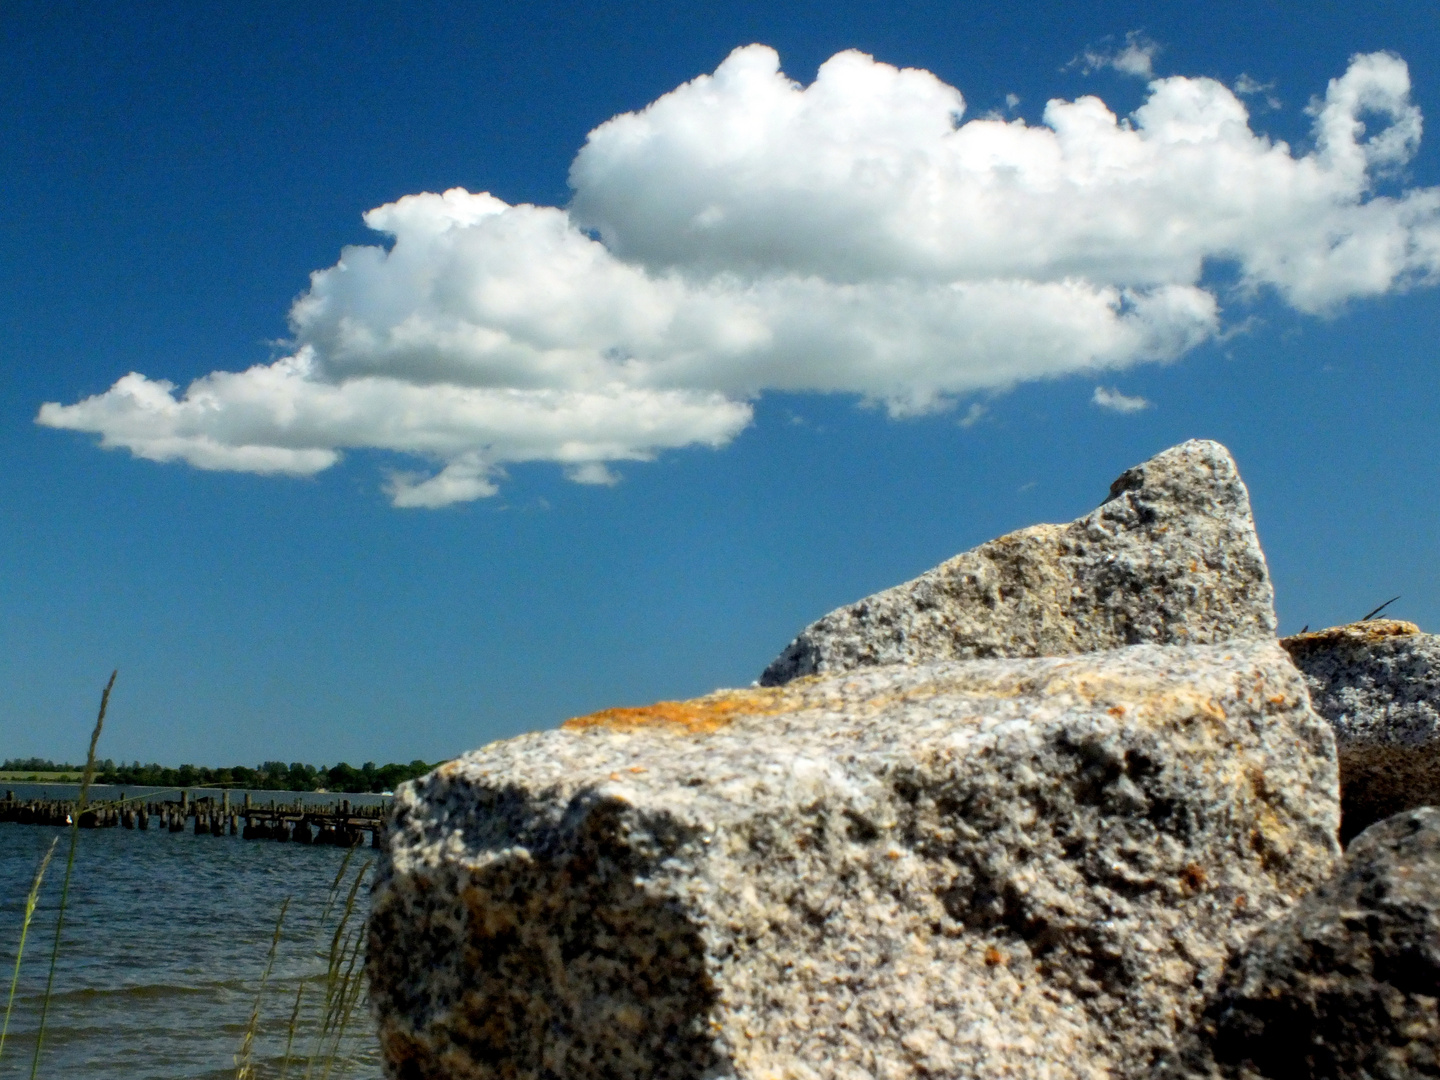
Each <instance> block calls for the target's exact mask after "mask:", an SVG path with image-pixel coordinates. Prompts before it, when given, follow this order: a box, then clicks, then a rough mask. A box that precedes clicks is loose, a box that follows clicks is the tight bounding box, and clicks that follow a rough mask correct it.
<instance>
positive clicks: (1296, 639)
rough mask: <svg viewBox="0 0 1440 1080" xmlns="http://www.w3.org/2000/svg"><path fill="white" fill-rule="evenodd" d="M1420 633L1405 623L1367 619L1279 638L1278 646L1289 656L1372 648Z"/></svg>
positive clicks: (1395, 620)
mask: <svg viewBox="0 0 1440 1080" xmlns="http://www.w3.org/2000/svg"><path fill="white" fill-rule="evenodd" d="M1418 633H1420V627H1418V626H1416V625H1415V624H1414V623H1413V622H1406V621H1405V620H1404V619H1367V620H1365V621H1364V622H1356V623H1347V624H1346V625H1344V626H1332V627H1330V628H1329V629H1326V630H1315V631H1312V632H1311V633H1308V634H1295V635H1293V636H1291V637H1287V638H1281V639H1280V646H1281V648H1283V649H1284V650H1285V651H1286V652H1288V653H1289V654H1290V655H1291V656H1295V655H1298V654H1300V653H1308V652H1311V651H1313V650H1315V649H1333V648H1335V647H1336V646H1337V645H1347V644H1349V645H1373V644H1375V643H1377V642H1380V641H1383V640H1385V639H1386V638H1392V637H1406V636H1408V635H1410V634H1418Z"/></svg>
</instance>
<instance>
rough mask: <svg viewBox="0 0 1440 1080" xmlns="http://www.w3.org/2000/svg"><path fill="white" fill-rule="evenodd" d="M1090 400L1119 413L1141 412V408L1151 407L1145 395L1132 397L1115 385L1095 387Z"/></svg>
mask: <svg viewBox="0 0 1440 1080" xmlns="http://www.w3.org/2000/svg"><path fill="white" fill-rule="evenodd" d="M1090 400H1091V401H1092V402H1094V403H1095V404H1096V405H1099V406H1100V407H1101V408H1102V409H1111V410H1113V411H1115V412H1118V413H1133V412H1139V411H1140V410H1141V409H1148V408H1149V407H1150V402H1148V401H1146V400H1145V399H1144V398H1143V397H1130V396H1129V395H1128V394H1122V393H1120V391H1119V390H1116V389H1115V388H1114V387H1113V386H1111V387H1105V386H1097V387H1095V393H1094V394H1093V395H1091V398H1090Z"/></svg>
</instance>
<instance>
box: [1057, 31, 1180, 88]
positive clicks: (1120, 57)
mask: <svg viewBox="0 0 1440 1080" xmlns="http://www.w3.org/2000/svg"><path fill="white" fill-rule="evenodd" d="M1159 55H1160V46H1159V45H1157V44H1156V43H1155V42H1153V41H1151V40H1150V38H1148V37H1147V36H1146V35H1145V34H1144V32H1142V31H1140V30H1131V31H1130V32H1129V33H1128V34H1126V35H1125V43H1124V44H1123V45H1117V44H1116V43H1115V40H1114V39H1113V38H1106V39H1104V40H1103V41H1101V42H1100V43H1099V44H1098V45H1092V46H1090V47H1088V48H1087V49H1085V51H1084V52H1082V53H1081V54H1080V55H1079V56H1077V57H1075V59H1073V60H1071V61H1070V63H1069V64H1067V65H1066V67H1071V68H1075V67H1078V68H1079V69H1080V71H1081V73H1082V74H1084V75H1089V74H1091V73H1092V72H1095V71H1100V70H1103V69H1105V68H1109V69H1111V70H1112V71H1118V72H1119V73H1120V74H1122V75H1134V76H1136V77H1137V78H1141V79H1153V78H1154V77H1155V57H1157V56H1159Z"/></svg>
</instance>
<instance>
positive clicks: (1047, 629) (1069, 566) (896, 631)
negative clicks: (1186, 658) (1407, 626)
mask: <svg viewBox="0 0 1440 1080" xmlns="http://www.w3.org/2000/svg"><path fill="white" fill-rule="evenodd" d="M1274 602H1275V601H1274V593H1273V590H1272V589H1271V586H1270V575H1269V572H1268V571H1267V570H1266V567H1265V556H1264V555H1263V554H1262V553H1261V551H1260V542H1259V540H1258V538H1257V537H1256V535H1255V521H1254V519H1253V518H1252V517H1251V515H1250V496H1249V494H1248V493H1247V492H1246V490H1245V485H1244V484H1243V483H1242V482H1241V480H1240V474H1239V472H1238V471H1237V470H1236V468H1235V461H1234V459H1233V458H1231V457H1230V453H1229V451H1227V450H1226V449H1225V448H1224V447H1223V446H1221V445H1220V444H1219V443H1215V442H1206V441H1202V440H1192V441H1191V442H1187V443H1182V444H1181V445H1180V446H1176V447H1173V448H1171V449H1169V450H1166V451H1165V452H1164V453H1162V454H1158V455H1156V456H1155V457H1153V458H1151V459H1150V460H1149V461H1147V462H1145V463H1144V464H1143V465H1137V466H1135V467H1134V468H1133V469H1129V470H1127V471H1126V472H1125V473H1123V474H1121V476H1120V478H1119V479H1118V480H1116V481H1115V482H1114V483H1113V484H1111V485H1110V497H1109V498H1108V499H1107V500H1106V501H1105V502H1104V503H1102V504H1101V505H1100V506H1099V507H1098V508H1096V509H1095V510H1093V511H1091V512H1090V513H1089V514H1086V515H1085V516H1084V517H1082V518H1079V519H1078V520H1076V521H1072V522H1071V523H1070V524H1068V525H1034V526H1031V527H1030V528H1028V529H1021V530H1020V531H1019V532H1013V533H1010V534H1008V535H1006V536H1002V537H1000V538H999V539H998V540H991V541H990V542H989V543H986V544H981V545H980V546H979V547H977V548H975V549H974V550H973V551H967V552H965V553H964V554H963V555H957V556H955V557H954V558H953V559H950V560H949V561H947V562H944V563H941V564H940V565H939V566H937V567H936V568H935V569H933V570H931V571H929V572H927V573H925V574H922V575H921V576H920V577H918V578H916V579H915V580H914V581H909V582H906V583H905V584H903V585H897V586H895V587H894V588H893V589H886V590H885V591H884V592H879V593H876V594H875V595H874V596H869V597H866V598H865V599H864V600H860V601H858V602H857V603H854V604H851V605H849V606H848V607H843V608H839V609H837V610H835V611H832V612H831V613H830V614H829V615H826V616H825V617H824V618H822V619H820V620H819V621H818V622H816V623H813V624H811V625H810V626H808V627H806V629H805V630H804V631H802V632H801V634H800V636H799V637H797V638H796V639H795V640H794V641H792V642H791V643H790V644H789V645H788V646H786V648H785V650H784V651H783V652H782V653H781V654H780V655H779V656H778V657H776V658H775V660H774V661H772V662H771V664H770V666H769V667H767V668H766V669H765V671H764V673H763V674H762V675H761V676H760V683H761V685H763V686H778V685H781V684H783V683H786V682H789V681H790V680H791V679H794V678H796V677H798V676H801V675H813V674H817V673H831V672H837V671H849V670H852V669H854V668H859V667H865V666H870V665H876V664H897V663H908V664H913V663H923V662H927V661H931V660H968V659H974V658H978V657H1000V656H1063V655H1065V654H1067V653H1080V652H1093V651H1096V650H1100V649H1113V648H1118V647H1120V646H1124V645H1135V644H1140V643H1143V642H1153V643H1156V644H1187V643H1188V644H1208V643H1214V642H1220V641H1225V640H1228V639H1230V638H1273V637H1274V636H1275V607H1274Z"/></svg>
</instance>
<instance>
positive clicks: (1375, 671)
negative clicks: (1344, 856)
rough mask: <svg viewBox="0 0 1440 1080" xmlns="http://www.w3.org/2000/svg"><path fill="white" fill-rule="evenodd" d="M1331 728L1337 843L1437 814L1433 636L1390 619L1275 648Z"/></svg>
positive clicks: (1439, 761) (1439, 693)
mask: <svg viewBox="0 0 1440 1080" xmlns="http://www.w3.org/2000/svg"><path fill="white" fill-rule="evenodd" d="M1280 644H1281V645H1283V646H1284V647H1285V649H1286V651H1287V652H1289V653H1290V656H1291V658H1292V659H1293V660H1294V661H1295V665H1296V667H1298V668H1300V670H1301V671H1303V672H1304V673H1305V678H1306V681H1307V682H1308V683H1309V685H1310V701H1311V704H1312V705H1313V707H1314V709H1315V711H1316V712H1318V713H1319V714H1320V715H1321V716H1323V717H1325V719H1327V720H1329V721H1330V723H1331V724H1332V725H1334V728H1335V742H1336V746H1337V749H1338V751H1339V754H1340V798H1341V807H1342V831H1343V836H1344V838H1345V839H1346V840H1348V839H1349V838H1350V837H1352V836H1354V835H1355V834H1356V833H1358V832H1360V831H1361V830H1362V829H1364V828H1366V827H1367V826H1369V825H1371V824H1373V823H1374V822H1376V821H1379V820H1381V819H1382V818H1387V817H1390V816H1391V815H1392V814H1397V813H1399V812H1400V811H1402V810H1410V809H1413V808H1415V807H1417V806H1430V805H1440V637H1437V636H1436V635H1434V634H1422V633H1421V632H1420V628H1419V627H1418V626H1416V625H1415V624H1414V623H1409V622H1401V621H1399V620H1396V619H1372V620H1370V621H1369V622H1360V623H1351V624H1350V625H1349V626H1336V627H1333V628H1331V629H1329V630H1322V631H1320V632H1318V633H1314V634H1297V635H1296V636H1295V637H1291V638H1286V639H1285V640H1284V641H1282V642H1281V643H1280Z"/></svg>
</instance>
